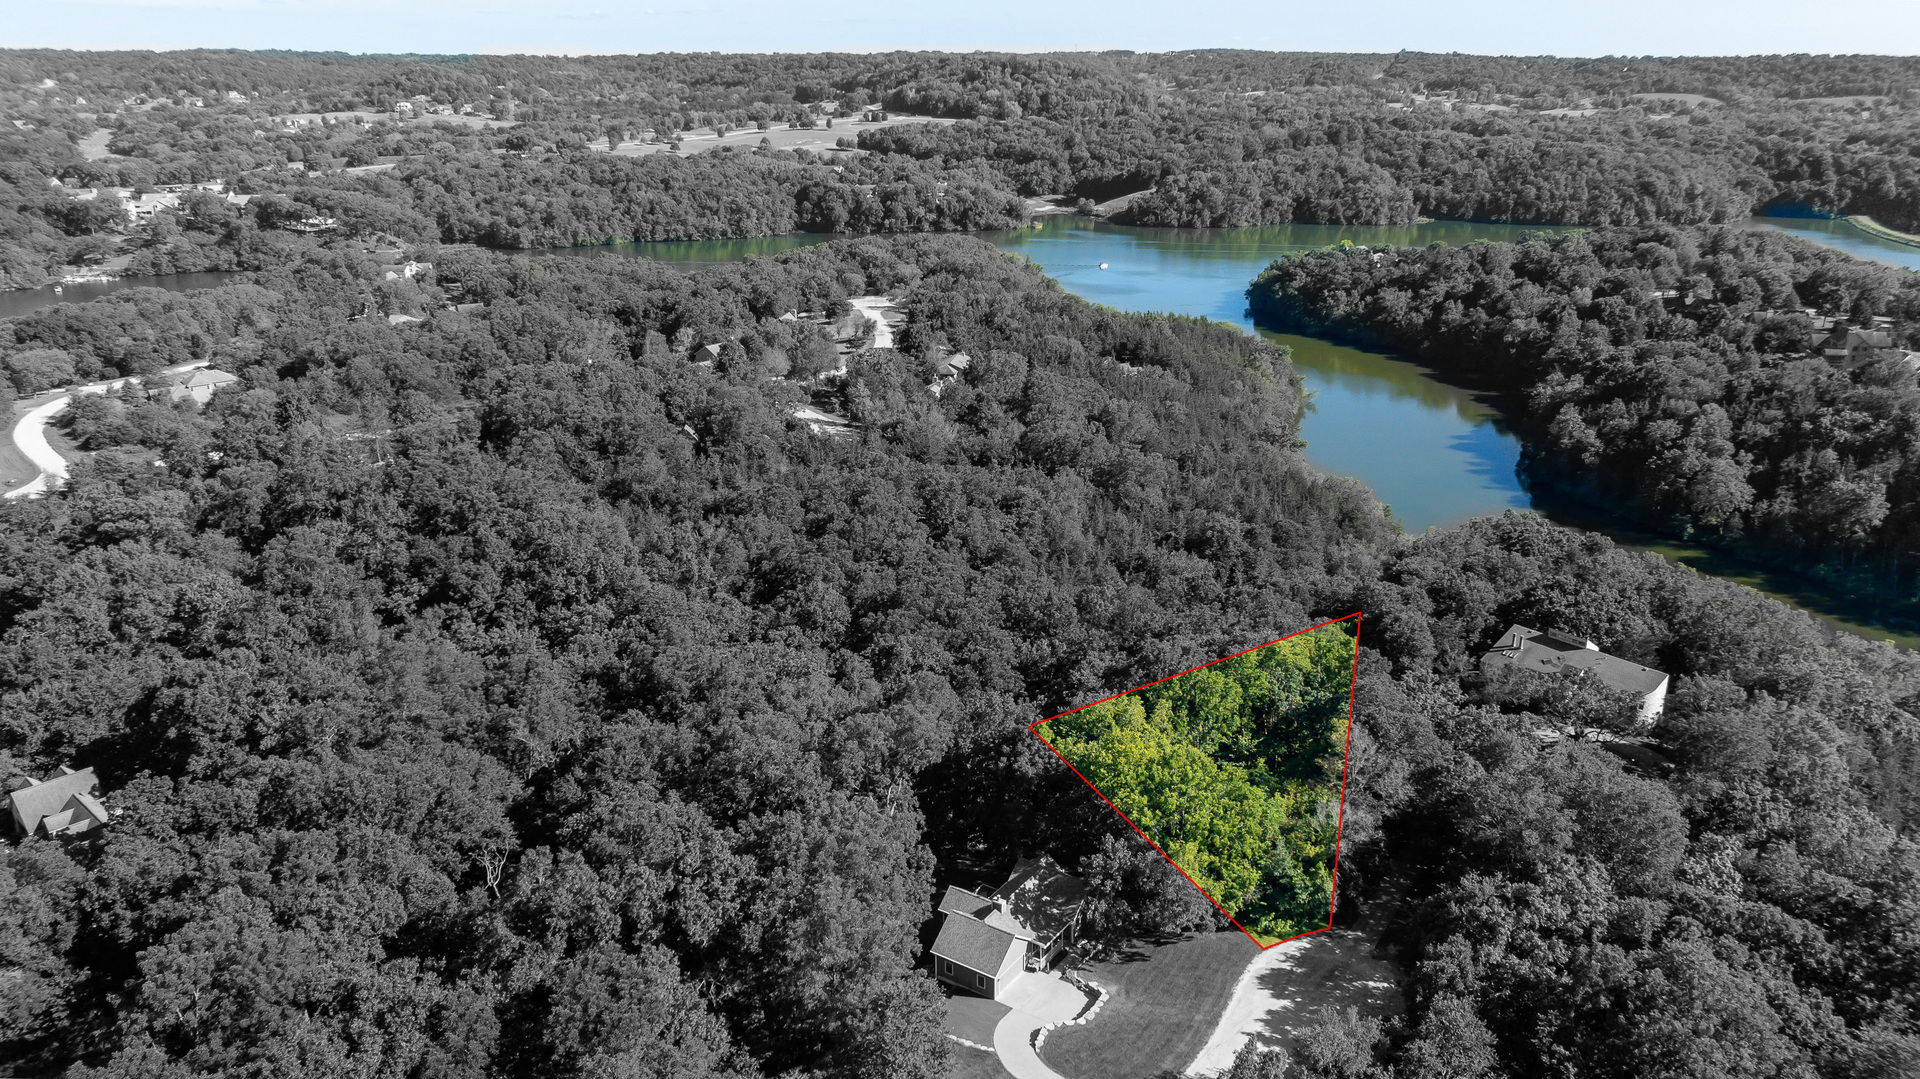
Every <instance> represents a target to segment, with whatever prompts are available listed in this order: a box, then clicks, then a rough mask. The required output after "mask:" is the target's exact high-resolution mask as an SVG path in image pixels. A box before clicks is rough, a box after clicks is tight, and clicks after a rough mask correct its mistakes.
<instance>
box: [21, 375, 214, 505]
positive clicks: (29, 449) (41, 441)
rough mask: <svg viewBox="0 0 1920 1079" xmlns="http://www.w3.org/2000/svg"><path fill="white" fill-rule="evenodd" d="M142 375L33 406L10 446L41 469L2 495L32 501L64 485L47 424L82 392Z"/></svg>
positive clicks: (62, 464)
mask: <svg viewBox="0 0 1920 1079" xmlns="http://www.w3.org/2000/svg"><path fill="white" fill-rule="evenodd" d="M212 362H213V361H212V360H195V361H193V362H192V363H183V364H179V365H177V366H174V367H166V368H162V369H161V370H159V371H156V372H154V373H155V374H157V375H173V374H179V373H180V372H182V371H192V370H194V369H196V368H200V367H205V366H207V365H208V364H210V363H212ZM143 377H145V376H141V375H129V376H127V377H126V378H115V379H109V380H107V381H106V382H89V383H87V384H86V385H84V386H75V387H74V388H73V389H71V390H68V391H67V392H66V393H65V394H64V395H62V396H59V397H55V398H53V399H52V400H50V401H48V402H47V403H46V404H43V405H39V406H36V407H35V408H33V409H31V410H29V411H28V412H27V413H26V414H25V415H23V416H21V417H20V420H19V422H18V423H15V424H14V425H13V444H14V445H15V446H17V447H19V449H20V452H21V453H22V454H24V455H25V456H26V458H27V460H29V461H32V462H33V466H34V467H35V468H38V469H39V470H40V474H39V475H38V476H35V477H34V478H33V479H32V480H30V481H28V482H26V483H23V484H21V485H20V486H18V487H15V488H14V489H13V490H11V491H8V492H7V493H6V495H5V497H7V498H10V499H11V498H32V497H35V496H38V495H44V494H46V493H47V492H49V491H51V490H53V489H54V488H55V487H58V486H60V485H61V484H62V483H65V482H66V479H67V462H66V459H65V458H63V457H61V456H60V455H59V454H57V453H55V452H53V447H52V446H51V445H50V444H48V442H47V421H48V420H50V419H52V418H54V417H55V416H58V415H59V414H60V413H62V412H64V411H66V408H67V406H68V405H70V404H72V403H73V399H74V397H75V396H76V395H78V394H82V393H107V392H109V391H111V390H114V389H118V388H119V387H121V386H125V385H129V384H131V385H136V386H137V385H139V384H140V380H141V378H143Z"/></svg>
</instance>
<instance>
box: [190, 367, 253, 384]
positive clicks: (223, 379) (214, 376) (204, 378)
mask: <svg viewBox="0 0 1920 1079" xmlns="http://www.w3.org/2000/svg"><path fill="white" fill-rule="evenodd" d="M238 381H240V376H239V375H230V374H228V373H227V372H225V371H215V370H214V369H213V368H211V367H203V368H201V369H200V370H198V371H195V372H194V373H193V374H191V375H189V376H187V380H186V381H185V382H182V383H181V385H182V386H185V387H186V388H188V389H193V388H194V387H196V386H224V385H226V384H227V383H229V382H238Z"/></svg>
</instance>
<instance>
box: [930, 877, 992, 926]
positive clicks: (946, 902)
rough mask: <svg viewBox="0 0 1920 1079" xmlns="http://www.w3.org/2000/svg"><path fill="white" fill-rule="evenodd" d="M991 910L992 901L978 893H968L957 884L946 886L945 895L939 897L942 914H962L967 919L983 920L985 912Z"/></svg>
mask: <svg viewBox="0 0 1920 1079" xmlns="http://www.w3.org/2000/svg"><path fill="white" fill-rule="evenodd" d="M992 909H993V900H991V899H988V898H987V897H986V896H984V895H981V894H979V893H978V892H970V891H968V890H967V889H965V888H962V887H960V886H959V885H958V884H949V885H947V890H946V893H945V894H944V895H942V896H941V897H940V913H942V914H964V915H966V916H967V917H969V918H982V919H984V918H985V917H986V916H987V912H988V911H990V910H992Z"/></svg>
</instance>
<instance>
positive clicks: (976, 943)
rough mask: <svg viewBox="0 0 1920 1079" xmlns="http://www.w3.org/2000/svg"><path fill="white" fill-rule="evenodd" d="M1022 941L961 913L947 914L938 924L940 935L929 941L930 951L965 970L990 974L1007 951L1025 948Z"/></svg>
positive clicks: (997, 968) (1002, 930)
mask: <svg viewBox="0 0 1920 1079" xmlns="http://www.w3.org/2000/svg"><path fill="white" fill-rule="evenodd" d="M1026 947H1027V945H1026V942H1024V941H1022V940H1021V939H1020V938H1018V937H1016V936H1014V935H1013V934H1012V933H1009V932H1007V931H1006V930H1004V929H995V928H994V927H993V926H990V925H988V924H987V923H985V922H980V921H975V920H974V919H972V918H969V917H967V916H965V915H964V914H953V915H948V916H947V918H946V919H945V920H944V921H943V922H942V923H941V925H940V936H939V937H937V938H935V940H934V942H933V954H935V955H937V956H939V957H940V958H942V959H951V960H953V961H954V962H956V963H958V964H960V965H961V966H963V967H966V968H967V969H969V970H977V971H979V972H980V973H982V974H987V975H993V974H998V973H999V972H1000V968H1001V967H1002V966H1004V965H1005V964H1006V961H1007V955H1008V953H1009V952H1012V951H1014V950H1015V949H1018V950H1020V951H1022V952H1024V951H1025V950H1026Z"/></svg>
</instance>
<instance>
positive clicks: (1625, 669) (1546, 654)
mask: <svg viewBox="0 0 1920 1079" xmlns="http://www.w3.org/2000/svg"><path fill="white" fill-rule="evenodd" d="M1481 663H1482V665H1484V666H1487V667H1496V666H1509V665H1511V666H1517V667H1521V668H1523V669H1526V670H1532V671H1542V672H1546V673H1549V674H1552V673H1558V672H1560V671H1569V670H1571V671H1588V672H1591V673H1592V674H1593V676H1594V677H1595V678H1598V679H1600V681H1602V682H1604V683H1606V684H1607V685H1609V686H1612V687H1613V688H1614V689H1618V690H1624V691H1626V692H1628V693H1634V694H1637V695H1639V696H1642V697H1644V696H1646V695H1647V694H1649V693H1652V692H1653V691H1654V690H1656V689H1659V688H1660V686H1661V685H1662V684H1663V683H1665V682H1666V680H1667V675H1666V672H1665V671H1656V670H1654V669H1653V668H1652V667H1645V666H1642V665H1640V664H1638V663H1635V662H1633V661H1632V660H1626V659H1621V658H1620V657H1619V656H1610V655H1608V654H1606V653H1605V652H1602V651H1600V649H1598V648H1596V647H1592V646H1591V645H1590V644H1589V642H1586V641H1577V640H1571V639H1569V638H1566V637H1563V636H1560V635H1558V634H1553V633H1547V632H1543V631H1541V630H1537V629H1532V628H1530V627H1528V626H1522V625H1518V624H1516V625H1512V626H1509V627H1507V631H1506V632H1505V633H1503V634H1501V635H1500V640H1499V641H1498V642H1496V643H1495V644H1494V646H1493V649H1492V650H1491V651H1489V652H1488V653H1487V654H1486V655H1485V656H1483V657H1481Z"/></svg>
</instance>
